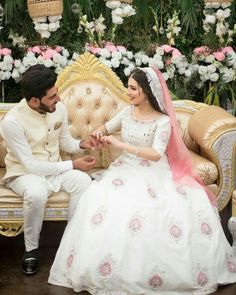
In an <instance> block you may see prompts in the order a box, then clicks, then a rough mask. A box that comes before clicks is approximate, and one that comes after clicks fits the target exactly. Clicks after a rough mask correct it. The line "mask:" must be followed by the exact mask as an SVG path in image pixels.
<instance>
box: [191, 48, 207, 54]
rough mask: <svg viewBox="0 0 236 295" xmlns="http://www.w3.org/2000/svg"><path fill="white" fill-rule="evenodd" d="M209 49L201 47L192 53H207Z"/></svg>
mask: <svg viewBox="0 0 236 295" xmlns="http://www.w3.org/2000/svg"><path fill="white" fill-rule="evenodd" d="M208 52H209V48H208V47H207V46H201V47H197V48H195V49H194V51H193V53H194V54H196V55H199V54H202V53H208Z"/></svg>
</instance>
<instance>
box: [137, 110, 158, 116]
mask: <svg viewBox="0 0 236 295" xmlns="http://www.w3.org/2000/svg"><path fill="white" fill-rule="evenodd" d="M154 111H155V110H154V109H152V110H151V111H149V112H141V111H140V109H138V112H139V114H140V115H141V116H149V115H151V114H152V113H153V112H154Z"/></svg>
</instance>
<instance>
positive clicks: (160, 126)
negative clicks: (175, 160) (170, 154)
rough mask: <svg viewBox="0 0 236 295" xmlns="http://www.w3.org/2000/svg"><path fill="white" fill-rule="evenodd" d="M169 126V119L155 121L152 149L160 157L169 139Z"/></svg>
mask: <svg viewBox="0 0 236 295" xmlns="http://www.w3.org/2000/svg"><path fill="white" fill-rule="evenodd" d="M170 133H171V124H170V118H169V117H167V116H165V117H163V118H161V119H160V120H159V121H157V129H156V133H155V136H154V140H153V144H152V147H153V148H154V149H155V150H156V151H157V152H158V153H159V154H160V155H161V156H162V155H163V154H164V153H165V151H166V147H167V144H168V141H169V138H170Z"/></svg>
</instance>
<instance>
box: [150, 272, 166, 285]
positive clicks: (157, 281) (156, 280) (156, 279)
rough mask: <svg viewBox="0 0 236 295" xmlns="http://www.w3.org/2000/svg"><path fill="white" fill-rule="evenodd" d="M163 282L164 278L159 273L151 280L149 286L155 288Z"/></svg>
mask: <svg viewBox="0 0 236 295" xmlns="http://www.w3.org/2000/svg"><path fill="white" fill-rule="evenodd" d="M162 284H163V281H162V278H161V277H160V276H159V275H158V274H155V275H154V276H152V277H151V279H150V280H149V286H150V287H152V288H154V289H156V288H158V287H160V286H161V285H162Z"/></svg>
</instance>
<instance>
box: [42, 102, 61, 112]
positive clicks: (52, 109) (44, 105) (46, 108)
mask: <svg viewBox="0 0 236 295" xmlns="http://www.w3.org/2000/svg"><path fill="white" fill-rule="evenodd" d="M56 104H57V102H55V103H54V104H53V105H52V106H50V107H48V106H47V105H46V104H44V103H42V102H41V101H40V104H39V108H38V110H39V111H40V113H45V112H46V113H53V112H55V110H56Z"/></svg>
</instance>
